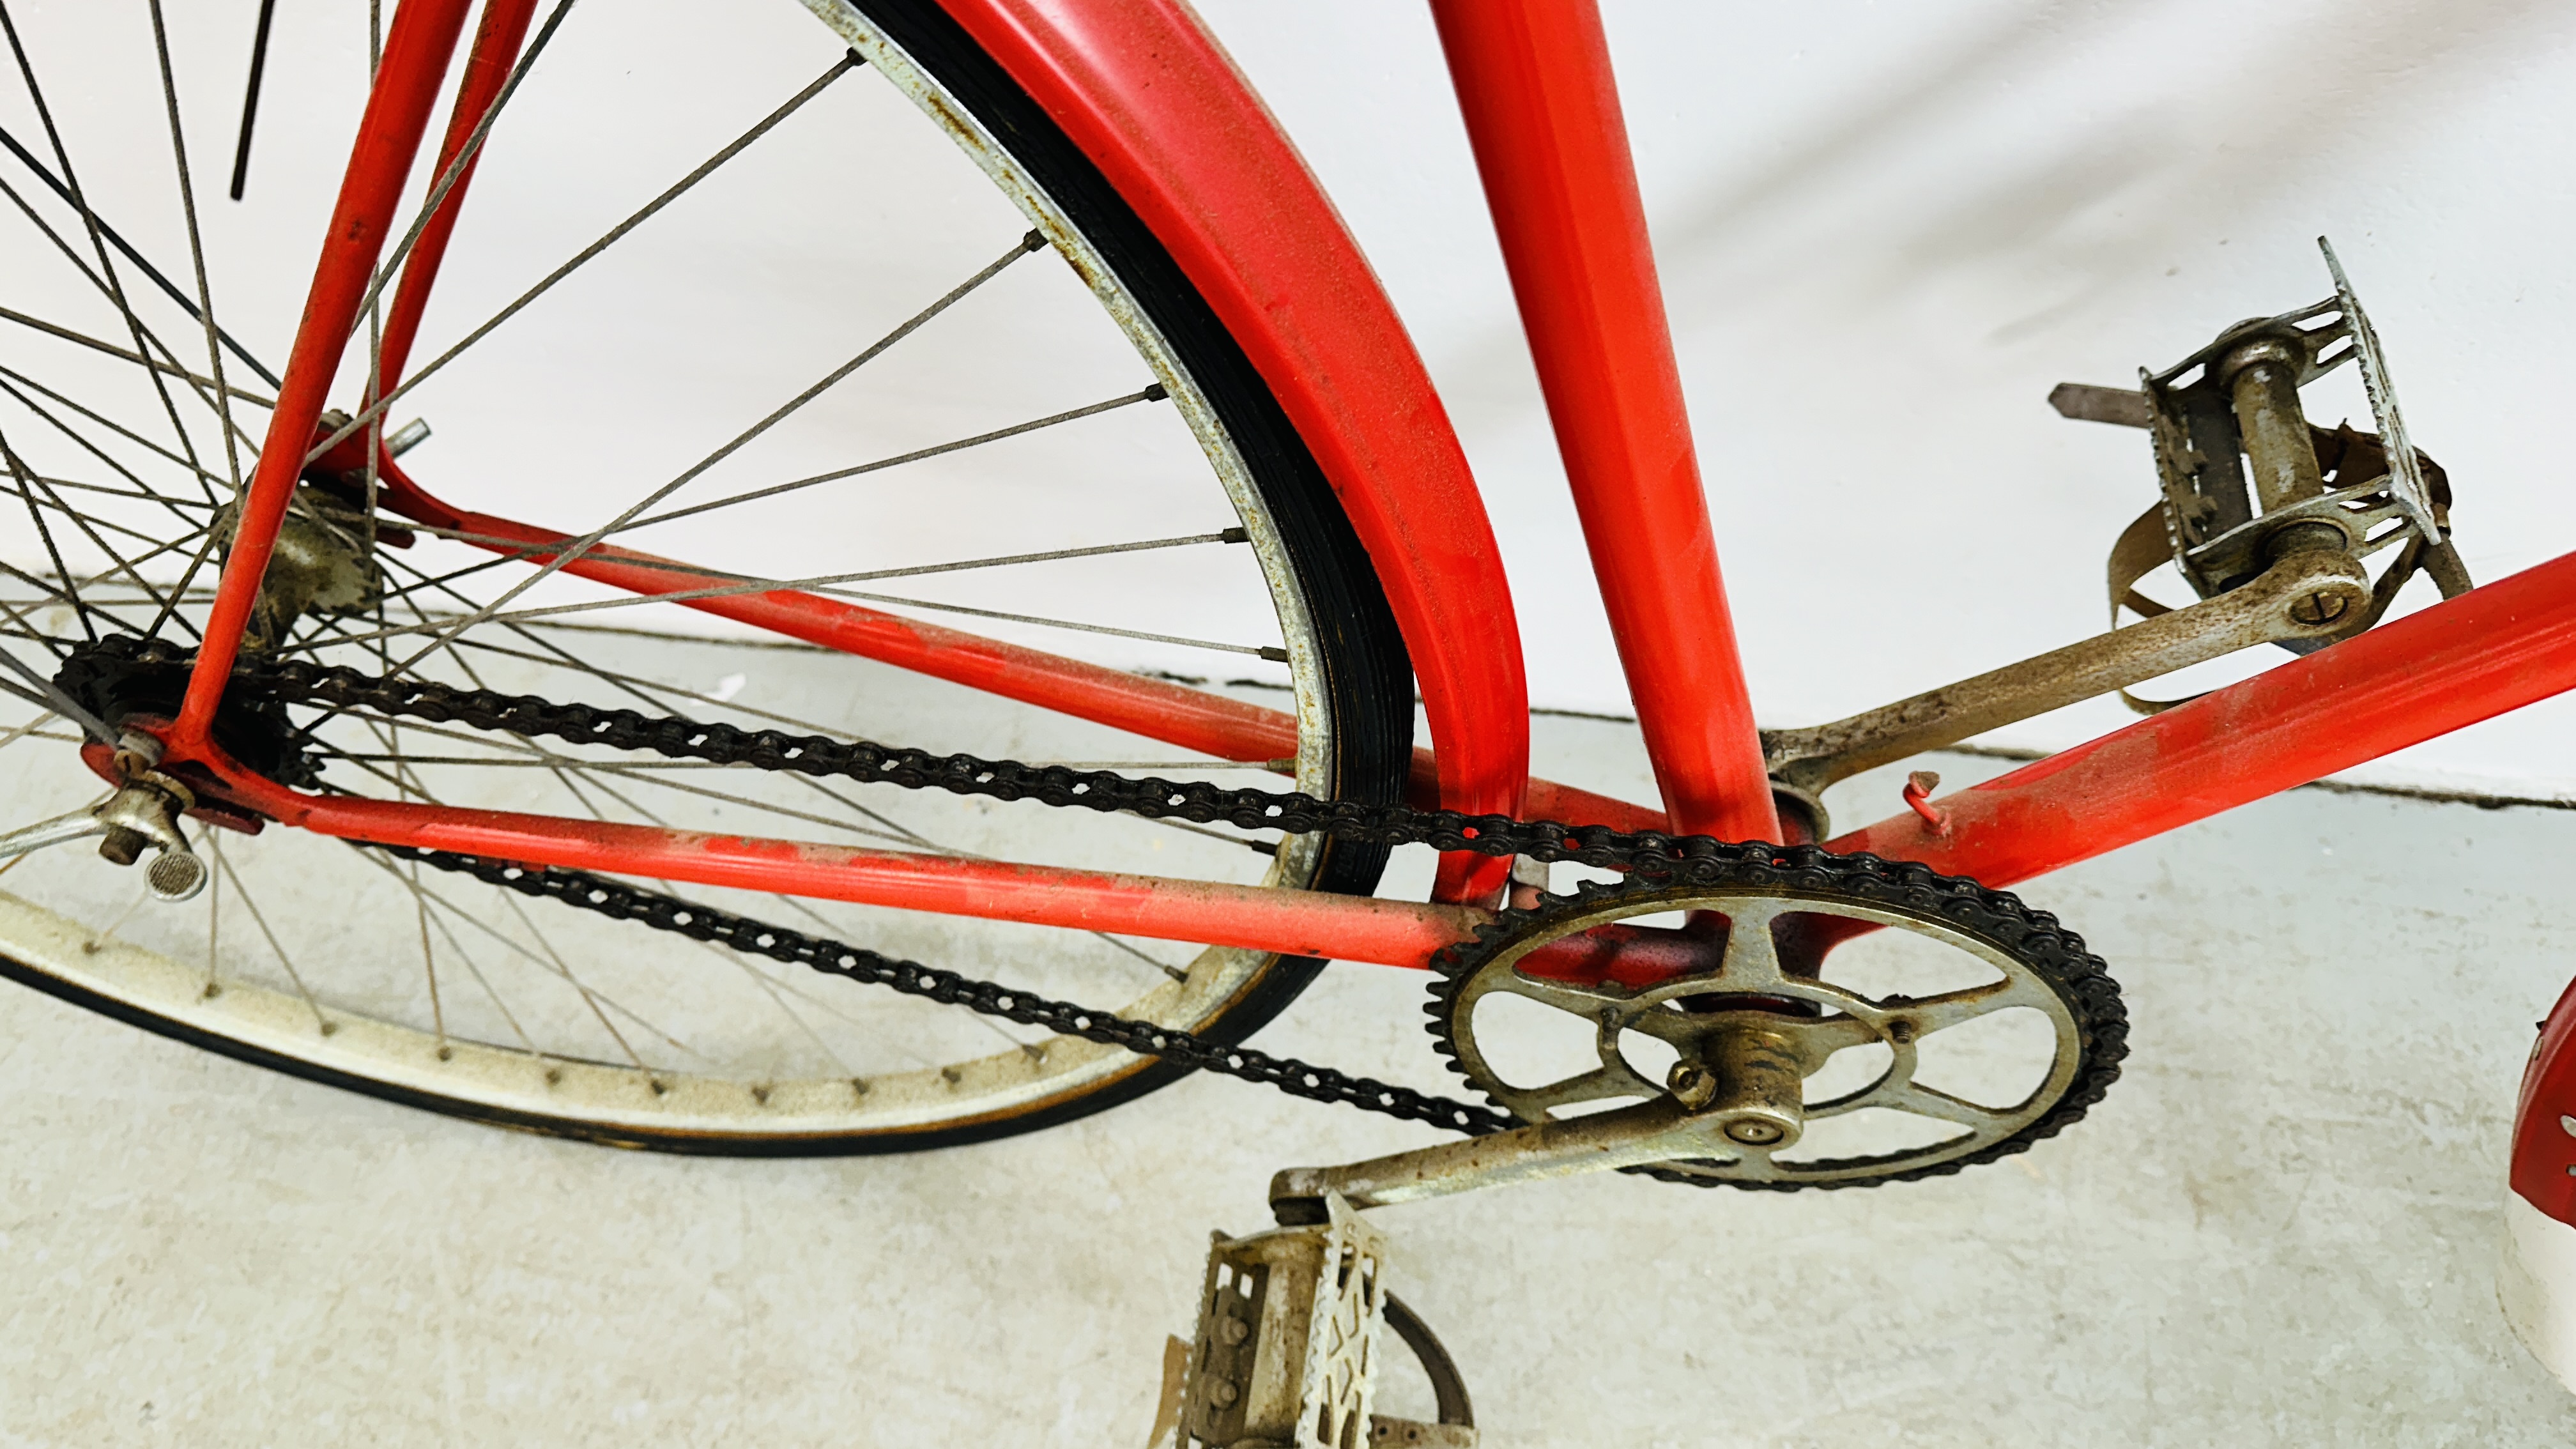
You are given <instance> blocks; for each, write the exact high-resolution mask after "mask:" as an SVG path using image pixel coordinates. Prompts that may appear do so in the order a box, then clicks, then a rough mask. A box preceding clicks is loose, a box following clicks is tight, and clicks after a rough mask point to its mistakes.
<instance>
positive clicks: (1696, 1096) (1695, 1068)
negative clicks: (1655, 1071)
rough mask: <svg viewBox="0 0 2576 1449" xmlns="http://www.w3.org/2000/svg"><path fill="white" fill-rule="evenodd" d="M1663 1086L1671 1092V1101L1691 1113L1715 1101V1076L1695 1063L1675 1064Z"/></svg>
mask: <svg viewBox="0 0 2576 1449" xmlns="http://www.w3.org/2000/svg"><path fill="white" fill-rule="evenodd" d="M1664 1085H1665V1086H1666V1087H1668V1088H1670V1089H1671V1090H1672V1094H1673V1100H1675V1101H1677V1102H1679V1103H1681V1104H1682V1105H1683V1106H1685V1107H1688V1108H1690V1109H1691V1110H1693V1111H1697V1110H1698V1109H1700V1108H1702V1107H1705V1106H1707V1105H1708V1104H1709V1103H1711V1102H1713V1101H1715V1100H1717V1074H1716V1073H1714V1072H1711V1071H1710V1070H1709V1069H1708V1068H1706V1067H1703V1066H1700V1065H1698V1064H1697V1063H1695V1062H1675V1063H1674V1064H1673V1070H1672V1075H1670V1076H1668V1077H1666V1078H1665V1079H1664Z"/></svg>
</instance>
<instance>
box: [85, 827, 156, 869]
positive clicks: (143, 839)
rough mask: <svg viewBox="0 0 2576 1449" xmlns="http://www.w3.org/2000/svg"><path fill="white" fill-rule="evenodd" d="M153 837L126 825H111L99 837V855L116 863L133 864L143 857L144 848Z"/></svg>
mask: <svg viewBox="0 0 2576 1449" xmlns="http://www.w3.org/2000/svg"><path fill="white" fill-rule="evenodd" d="M151 843H152V838H151V837H150V836H147V835H145V834H144V833H143V832H142V831H140V830H135V829H133V828H131V827H128V826H124V825H111V826H109V827H108V828H107V833H106V834H105V835H102V836H100V837H99V839H98V853H99V855H100V856H101V857H102V858H103V859H105V860H107V861H109V862H110V863H112V864H115V865H132V864H134V863H135V862H136V861H138V860H141V859H142V858H143V848H144V847H145V846H147V845H150V844H151Z"/></svg>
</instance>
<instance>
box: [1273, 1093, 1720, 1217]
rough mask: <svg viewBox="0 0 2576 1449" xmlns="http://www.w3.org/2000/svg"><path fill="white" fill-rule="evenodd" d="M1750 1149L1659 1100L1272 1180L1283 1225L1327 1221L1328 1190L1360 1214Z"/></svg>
mask: <svg viewBox="0 0 2576 1449" xmlns="http://www.w3.org/2000/svg"><path fill="white" fill-rule="evenodd" d="M1742 1150H1743V1149H1741V1148H1739V1147H1736V1146H1735V1145H1734V1144H1732V1143H1729V1142H1728V1141H1726V1139H1725V1138H1724V1136H1723V1135H1722V1134H1721V1133H1720V1132H1719V1130H1718V1126H1717V1121H1716V1119H1715V1118H1714V1116H1713V1115H1712V1114H1710V1113H1706V1112H1695V1111H1693V1110H1692V1109H1690V1108H1688V1107H1685V1106H1683V1105H1682V1104H1681V1103H1680V1102H1679V1101H1677V1100H1675V1099H1674V1098H1671V1097H1657V1098H1654V1099H1653V1100H1651V1101H1646V1102H1640V1103H1638V1104H1637V1105H1636V1106H1633V1107H1622V1108H1619V1109H1618V1110H1616V1111H1611V1112H1598V1113H1594V1114H1592V1115H1590V1116H1585V1117H1575V1118H1570V1119H1567V1120H1564V1121H1556V1122H1537V1123H1533V1124H1531V1125H1529V1126H1527V1127H1515V1128H1513V1129H1511V1130H1510V1131H1508V1132H1496V1133H1492V1134H1490V1135H1488V1136H1484V1137H1470V1138H1467V1139H1466V1140H1465V1141H1462V1142H1443V1143H1441V1144H1440V1145H1439V1146H1436V1147H1425V1148H1422V1149H1420V1150H1418V1151H1414V1152H1399V1153H1396V1154H1394V1155H1393V1156H1391V1157H1373V1158H1370V1159H1369V1160H1368V1161H1366V1162H1354V1163H1351V1164H1350V1165H1348V1166H1346V1167H1292V1168H1290V1169H1288V1170H1287V1171H1285V1172H1282V1173H1280V1174H1279V1175H1278V1176H1276V1177H1274V1178H1272V1179H1270V1207H1271V1210H1272V1212H1273V1213H1275V1214H1276V1215H1277V1216H1278V1218H1279V1221H1281V1222H1282V1223H1302V1222H1308V1221H1314V1222H1321V1221H1323V1218H1322V1216H1321V1214H1322V1213H1323V1211H1324V1207H1323V1204H1324V1200H1325V1195H1326V1194H1328V1193H1329V1194H1335V1195H1338V1196H1340V1197H1341V1198H1343V1199H1344V1200H1345V1201H1347V1202H1349V1203H1350V1205H1351V1206H1353V1207H1355V1208H1371V1207H1385V1206H1386V1205H1388V1204H1390V1203H1399V1202H1417V1201H1419V1200H1421V1199H1423V1198H1427V1197H1446V1196H1448V1195H1449V1194H1451V1193H1458V1192H1474V1191H1476V1190H1477V1189H1479V1188H1487V1187H1505V1186H1509V1185H1510V1184H1512V1183H1516V1182H1537V1181H1540V1180H1543V1179H1546V1178H1551V1177H1573V1176H1575V1175H1577V1174H1579V1173H1586V1172H1607V1171H1610V1170H1612V1169H1614V1168H1621V1167H1636V1166H1639V1165H1641V1164H1643V1163H1649V1162H1670V1161H1672V1160H1674V1159H1675V1158H1683V1157H1707V1156H1709V1155H1711V1154H1712V1153H1717V1154H1725V1153H1731V1152H1740V1151H1742Z"/></svg>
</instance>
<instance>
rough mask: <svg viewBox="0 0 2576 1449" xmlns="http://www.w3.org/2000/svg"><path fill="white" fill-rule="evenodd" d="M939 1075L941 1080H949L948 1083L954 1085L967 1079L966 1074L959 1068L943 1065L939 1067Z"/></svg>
mask: <svg viewBox="0 0 2576 1449" xmlns="http://www.w3.org/2000/svg"><path fill="white" fill-rule="evenodd" d="M939 1076H940V1079H941V1080H943V1081H945V1082H947V1083H948V1085H950V1086H952V1087H953V1086H956V1085H957V1084H958V1083H959V1082H962V1081H964V1080H966V1074H965V1073H964V1072H961V1071H959V1070H957V1069H956V1068H955V1067H941V1068H940V1069H939Z"/></svg>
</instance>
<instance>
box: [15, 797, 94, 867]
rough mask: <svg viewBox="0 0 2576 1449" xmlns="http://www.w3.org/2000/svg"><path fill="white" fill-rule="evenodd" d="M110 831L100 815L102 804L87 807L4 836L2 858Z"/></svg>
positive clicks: (23, 827) (21, 828) (85, 838)
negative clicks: (100, 805)
mask: <svg viewBox="0 0 2576 1449" xmlns="http://www.w3.org/2000/svg"><path fill="white" fill-rule="evenodd" d="M106 833H107V822H106V821H105V820H102V819H100V818H99V807H98V806H95V805H88V806H83V807H82V808H80V809H78V810H74V811H72V812H71V813H69V814H67V815H57V816H55V817H54V818H53V819H51V820H40V821H38V822H36V823H35V824H33V825H27V826H21V827H20V828H18V829H16V830H12V831H10V832H9V833H8V834H6V835H0V860H5V859H7V858H9V857H11V856H17V855H26V854H28V853H30V852H32V851H38V850H42V849H44V848H45V847H46V846H48V845H68V844H70V843H71V842H73V841H75V840H87V839H88V838H89V837H91V836H93V835H105V834H106Z"/></svg>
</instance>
